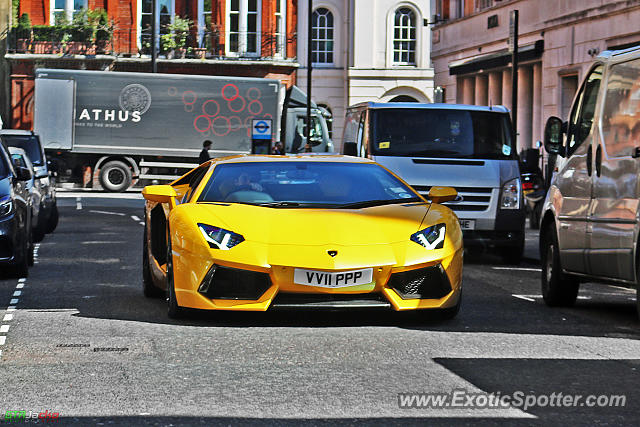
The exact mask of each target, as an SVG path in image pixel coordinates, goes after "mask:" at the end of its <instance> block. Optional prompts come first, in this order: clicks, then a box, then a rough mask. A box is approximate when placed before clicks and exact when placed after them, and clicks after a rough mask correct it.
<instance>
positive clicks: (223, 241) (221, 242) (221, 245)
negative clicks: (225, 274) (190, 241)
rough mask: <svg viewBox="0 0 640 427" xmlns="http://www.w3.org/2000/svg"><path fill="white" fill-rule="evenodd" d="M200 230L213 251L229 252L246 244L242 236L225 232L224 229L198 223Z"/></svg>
mask: <svg viewBox="0 0 640 427" xmlns="http://www.w3.org/2000/svg"><path fill="white" fill-rule="evenodd" d="M198 228H199V229H200V232H201V233H202V235H203V236H204V239H205V240H206V241H207V243H209V247H211V248H213V249H221V250H223V251H227V250H229V249H231V248H232V247H234V246H236V245H238V244H240V243H242V242H244V237H242V236H241V235H240V234H237V233H234V232H233V231H229V230H225V229H224V228H220V227H214V226H212V225H207V224H200V223H198Z"/></svg>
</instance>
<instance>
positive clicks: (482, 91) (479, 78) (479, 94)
mask: <svg viewBox="0 0 640 427" xmlns="http://www.w3.org/2000/svg"><path fill="white" fill-rule="evenodd" d="M475 104H476V105H487V75H486V74H478V75H476V90H475Z"/></svg>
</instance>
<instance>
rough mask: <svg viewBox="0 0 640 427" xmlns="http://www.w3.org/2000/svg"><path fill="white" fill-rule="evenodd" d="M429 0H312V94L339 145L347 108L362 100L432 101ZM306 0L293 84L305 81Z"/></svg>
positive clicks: (302, 6) (301, 7) (301, 6)
mask: <svg viewBox="0 0 640 427" xmlns="http://www.w3.org/2000/svg"><path fill="white" fill-rule="evenodd" d="M431 7H432V6H431V1H430V0H414V1H403V0H314V1H313V11H312V23H313V25H312V32H311V33H312V66H313V70H312V82H313V85H312V98H313V99H314V100H315V101H316V102H317V103H318V104H320V105H322V106H325V107H326V108H327V109H328V110H330V111H331V113H332V115H333V123H332V138H333V140H334V145H335V146H336V150H340V148H341V139H342V129H343V124H344V117H345V111H346V108H347V107H348V106H349V105H353V104H356V103H358V102H364V101H379V102H386V101H410V102H432V101H433V69H432V68H431V59H430V31H429V27H428V26H427V25H425V24H426V23H427V22H428V21H427V20H428V19H429V17H430V16H431V14H432V10H431ZM308 33H309V32H308V2H307V1H306V0H301V1H300V3H299V10H298V34H299V37H298V59H299V62H300V64H301V67H300V69H299V71H298V85H299V86H300V87H301V88H306V84H307V68H306V64H307V40H308V39H307V34H308Z"/></svg>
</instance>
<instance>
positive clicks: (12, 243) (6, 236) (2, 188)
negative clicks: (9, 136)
mask: <svg viewBox="0 0 640 427" xmlns="http://www.w3.org/2000/svg"><path fill="white" fill-rule="evenodd" d="M31 179H32V174H31V172H30V171H29V169H27V168H25V167H14V166H13V164H12V162H11V157H10V155H9V152H8V151H7V149H6V148H5V147H4V145H0V268H1V269H2V270H4V271H8V272H9V273H11V274H14V275H16V276H18V277H27V275H28V274H29V264H32V263H33V242H32V238H31V236H32V230H31V227H32V223H31V221H32V219H31V218H32V216H31V213H32V207H31V200H30V195H29V190H28V189H27V182H28V181H29V180H31Z"/></svg>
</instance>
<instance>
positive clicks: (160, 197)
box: [142, 185, 178, 207]
mask: <svg viewBox="0 0 640 427" xmlns="http://www.w3.org/2000/svg"><path fill="white" fill-rule="evenodd" d="M142 196H143V197H144V198H145V199H146V200H149V201H151V202H157V203H169V205H170V206H171V207H173V206H174V204H175V200H176V197H178V194H177V193H176V190H175V188H173V187H172V186H170V185H147V186H146V187H144V189H143V190H142Z"/></svg>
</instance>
